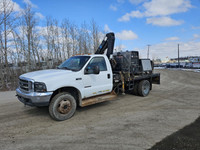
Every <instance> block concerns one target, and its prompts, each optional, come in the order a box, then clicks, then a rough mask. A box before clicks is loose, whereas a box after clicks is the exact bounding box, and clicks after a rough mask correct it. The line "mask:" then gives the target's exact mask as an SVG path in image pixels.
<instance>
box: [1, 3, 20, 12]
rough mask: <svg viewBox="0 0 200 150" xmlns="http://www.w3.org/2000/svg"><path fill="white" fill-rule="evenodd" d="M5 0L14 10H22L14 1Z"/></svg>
mask: <svg viewBox="0 0 200 150" xmlns="http://www.w3.org/2000/svg"><path fill="white" fill-rule="evenodd" d="M3 2H4V1H2V0H0V9H1V10H0V11H2V8H3ZM5 2H6V5H7V6H8V7H13V11H14V12H20V11H21V10H22V9H21V7H20V6H19V5H18V4H17V3H16V2H13V1H12V0H6V1H5Z"/></svg>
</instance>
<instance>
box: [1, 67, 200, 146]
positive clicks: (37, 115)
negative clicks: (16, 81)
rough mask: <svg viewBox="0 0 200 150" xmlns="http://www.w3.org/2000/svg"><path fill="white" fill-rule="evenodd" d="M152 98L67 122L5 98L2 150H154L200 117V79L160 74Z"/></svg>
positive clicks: (92, 109) (132, 99)
mask: <svg viewBox="0 0 200 150" xmlns="http://www.w3.org/2000/svg"><path fill="white" fill-rule="evenodd" d="M159 72H161V77H162V78H161V85H154V86H153V90H152V91H151V93H150V95H149V96H148V97H145V98H143V97H137V96H133V95H128V94H127V95H125V96H119V97H118V98H117V99H116V100H114V101H110V102H105V103H101V104H96V105H93V106H89V107H85V108H78V110H77V112H76V113H75V115H74V117H73V118H71V119H70V120H67V121H63V122H56V121H53V120H52V119H50V117H49V115H48V109H47V108H44V109H38V108H32V107H24V106H23V104H21V103H20V102H19V101H18V100H17V98H16V97H15V92H14V91H13V92H1V93H0V149H2V150H4V149H6V150H8V149H10V150H13V149H22V150H24V149H25V150H29V149H44V150H45V149H48V150H49V149H81V150H86V149H87V150H88V149H91V150H93V149H96V150H97V149H108V150H110V149H114V150H117V149H119V150H122V149H130V150H133V149H136V150H140V149H141V150H142V149H148V148H151V147H152V146H153V145H155V143H157V142H159V141H161V140H162V139H163V138H165V137H166V136H168V135H171V134H172V133H174V132H176V131H178V130H180V129H181V128H183V127H184V126H186V125H188V124H190V123H192V122H194V121H195V119H196V118H198V116H200V74H199V73H194V72H184V71H172V70H160V71H159Z"/></svg>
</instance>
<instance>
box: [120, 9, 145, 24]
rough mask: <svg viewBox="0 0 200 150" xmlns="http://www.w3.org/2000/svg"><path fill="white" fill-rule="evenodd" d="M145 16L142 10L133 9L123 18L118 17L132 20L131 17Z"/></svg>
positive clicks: (122, 19)
mask: <svg viewBox="0 0 200 150" xmlns="http://www.w3.org/2000/svg"><path fill="white" fill-rule="evenodd" d="M142 17H144V14H143V13H141V12H140V11H138V10H137V11H132V12H130V13H126V14H125V15H123V16H122V17H121V18H119V19H118V21H124V22H126V21H130V18H142Z"/></svg>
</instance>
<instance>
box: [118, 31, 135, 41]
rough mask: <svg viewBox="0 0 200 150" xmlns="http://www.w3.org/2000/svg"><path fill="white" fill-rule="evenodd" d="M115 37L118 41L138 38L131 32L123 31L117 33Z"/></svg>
mask: <svg viewBox="0 0 200 150" xmlns="http://www.w3.org/2000/svg"><path fill="white" fill-rule="evenodd" d="M116 37H117V38H118V39H120V40H135V39H137V38H138V36H137V34H135V33H134V32H133V31H131V30H123V31H121V32H117V33H116Z"/></svg>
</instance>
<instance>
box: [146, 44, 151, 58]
mask: <svg viewBox="0 0 200 150" xmlns="http://www.w3.org/2000/svg"><path fill="white" fill-rule="evenodd" d="M147 46H148V51H147V58H149V48H150V46H151V45H147Z"/></svg>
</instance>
